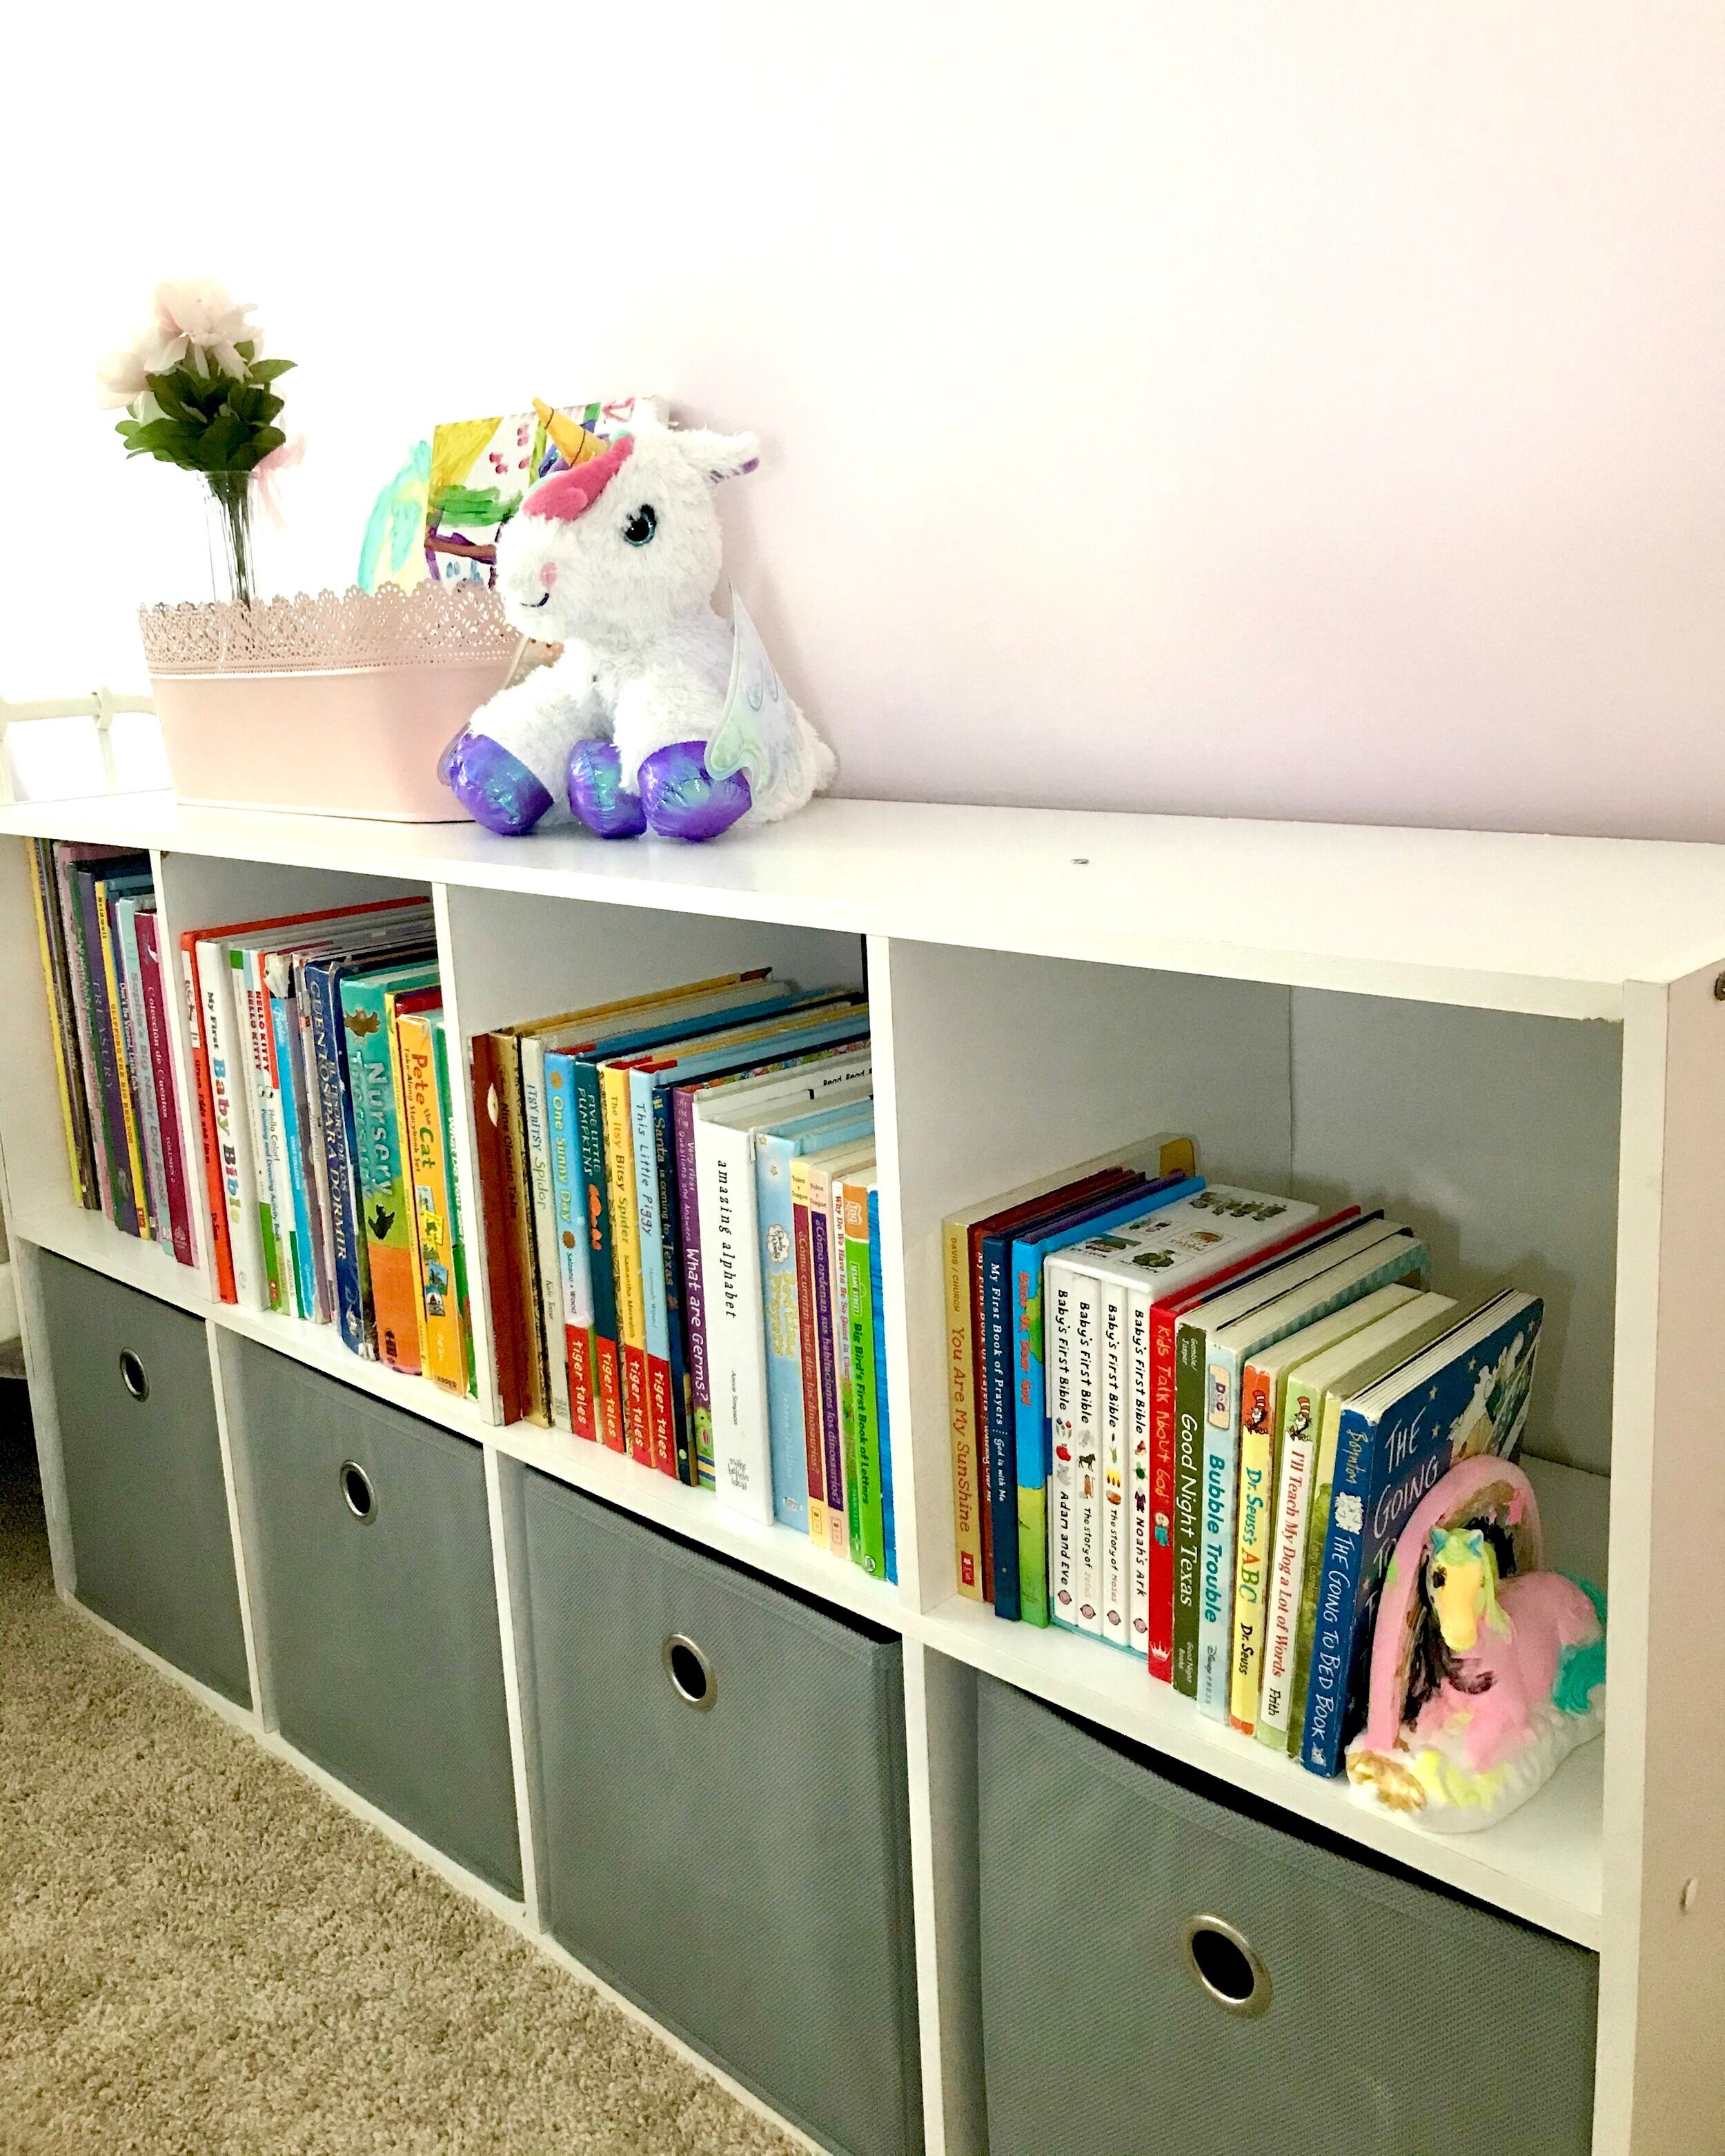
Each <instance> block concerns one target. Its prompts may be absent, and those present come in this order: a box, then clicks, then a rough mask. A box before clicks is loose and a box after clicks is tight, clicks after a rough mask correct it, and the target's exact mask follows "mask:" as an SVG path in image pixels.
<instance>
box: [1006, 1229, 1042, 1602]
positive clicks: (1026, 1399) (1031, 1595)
mask: <svg viewBox="0 0 1725 2156" xmlns="http://www.w3.org/2000/svg"><path fill="white" fill-rule="evenodd" d="M1011 1253H1012V1254H1011V1259H1010V1263H1011V1265H1012V1301H1013V1369H1012V1416H1013V1481H1014V1500H1013V1526H1014V1535H1015V1537H1016V1541H1017V1544H1018V1582H1019V1617H1020V1619H1021V1620H1022V1621H1023V1622H1024V1624H1026V1625H1046V1624H1047V1623H1048V1621H1049V1604H1048V1469H1049V1450H1050V1448H1049V1419H1048V1378H1047V1372H1046V1370H1045V1367H1044V1364H1045V1355H1044V1327H1045V1323H1046V1322H1047V1313H1046V1311H1045V1308H1044V1306H1043V1267H1042V1265H1041V1264H1040V1263H1039V1262H1038V1260H1037V1259H1036V1257H1035V1255H1034V1251H1030V1252H1027V1251H1026V1249H1025V1246H1024V1245H1023V1244H1022V1243H1014V1244H1013V1245H1012V1246H1011Z"/></svg>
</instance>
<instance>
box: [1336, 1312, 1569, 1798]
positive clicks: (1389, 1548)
mask: <svg viewBox="0 0 1725 2156" xmlns="http://www.w3.org/2000/svg"><path fill="white" fill-rule="evenodd" d="M1544 1309H1545V1306H1544V1305H1543V1303H1542V1302H1541V1301H1540V1300H1539V1298H1538V1296H1531V1295H1522V1294H1519V1293H1517V1292H1516V1291H1513V1290H1511V1291H1507V1292H1506V1293H1505V1294H1502V1295H1500V1296H1494V1297H1493V1298H1492V1300H1491V1301H1490V1302H1488V1303H1486V1305H1485V1306H1484V1308H1483V1309H1481V1310H1477V1311H1476V1312H1474V1314H1473V1316H1472V1317H1469V1318H1466V1319H1464V1321H1463V1322H1461V1324H1460V1325H1458V1326H1456V1327H1454V1328H1453V1329H1452V1330H1451V1331H1450V1332H1446V1333H1445V1335H1444V1336H1443V1337H1442V1338H1441V1339H1440V1340H1438V1341H1436V1342H1434V1343H1433V1345H1432V1346H1430V1347H1428V1348H1426V1349H1425V1351H1424V1352H1423V1353H1420V1354H1417V1355H1414V1357H1412V1358H1410V1359H1409V1361H1408V1362H1405V1363H1402V1364H1401V1365H1400V1367H1399V1368H1397V1369H1394V1370H1393V1371H1391V1372H1390V1373H1389V1376H1388V1377H1386V1378H1380V1379H1379V1380H1378V1383H1376V1384H1375V1385H1372V1386H1370V1387H1368V1389H1367V1390H1366V1391H1364V1392H1363V1393H1360V1394H1357V1395H1356V1396H1355V1397H1354V1398H1353V1399H1351V1400H1348V1401H1345V1402H1344V1403H1343V1406H1342V1409H1341V1417H1340V1421H1339V1423H1338V1425H1337V1435H1336V1465H1335V1477H1334V1481H1332V1485H1331V1495H1330V1517H1329V1522H1328V1529H1327V1533H1326V1535H1325V1537H1324V1551H1323V1559H1322V1565H1321V1567H1320V1568H1319V1572H1318V1576H1317V1602H1316V1605H1315V1611H1314V1615H1315V1623H1314V1626H1313V1630H1312V1671H1311V1678H1310V1681H1309V1683H1308V1686H1307V1694H1306V1725H1305V1728H1304V1731H1303V1732H1302V1734H1301V1742H1300V1762H1301V1765H1302V1766H1304V1767H1306V1768H1308V1769H1309V1770H1310V1772H1311V1773H1312V1774H1324V1775H1329V1774H1336V1773H1337V1772H1338V1771H1339V1769H1340V1768H1341V1765H1342V1753H1343V1748H1344V1746H1345V1745H1346V1744H1347V1743H1348V1739H1349V1738H1351V1737H1352V1736H1353V1734H1354V1733H1355V1732H1356V1731H1357V1730H1358V1728H1359V1727H1361V1725H1362V1724H1363V1722H1364V1720H1365V1706H1366V1697H1365V1696H1366V1686H1367V1680H1368V1675H1369V1670H1370V1663H1371V1645H1372V1629H1373V1620H1374V1619H1375V1616H1376V1614H1377V1608H1378V1599H1379V1597H1380V1595H1381V1594H1382V1593H1383V1589H1384V1575H1385V1573H1387V1572H1388V1571H1389V1560H1390V1558H1392V1557H1393V1556H1394V1553H1395V1544H1396V1537H1398V1536H1399V1534H1400V1532H1401V1531H1402V1529H1403V1527H1404V1526H1405V1525H1406V1524H1407V1522H1408V1519H1409V1516H1410V1514H1411V1513H1412V1512H1414V1509H1415V1508H1416V1507H1418V1505H1419V1504H1420V1501H1421V1500H1422V1499H1424V1498H1425V1497H1426V1496H1429V1495H1430V1492H1431V1491H1432V1490H1433V1489H1434V1488H1435V1486H1437V1484H1438V1483H1439V1482H1440V1481H1442V1479H1443V1477H1444V1476H1445V1475H1446V1474H1447V1473H1448V1472H1449V1471H1450V1468H1451V1467H1452V1466H1454V1465H1455V1461H1456V1460H1460V1459H1463V1458H1471V1457H1475V1456H1477V1455H1481V1454H1484V1453H1493V1454H1496V1455H1497V1456H1498V1457H1499V1458H1500V1459H1504V1460H1507V1459H1511V1458H1512V1457H1513V1456H1514V1455H1515V1452H1516V1450H1517V1447H1518V1446H1519V1445H1520V1444H1521V1441H1522V1430H1523V1429H1524V1428H1525V1427H1526V1424H1527V1402H1528V1398H1529V1395H1530V1394H1531V1393H1532V1386H1533V1363H1534V1358H1535V1356H1536V1355H1537V1353H1538V1347H1539V1327H1540V1322H1541V1320H1542V1318H1543V1316H1544Z"/></svg>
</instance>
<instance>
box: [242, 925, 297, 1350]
mask: <svg viewBox="0 0 1725 2156" xmlns="http://www.w3.org/2000/svg"><path fill="white" fill-rule="evenodd" d="M228 973H229V978H230V980H231V983H232V985H233V991H234V1024H235V1027H236V1028H237V1029H238V1033H239V1055H240V1060H241V1063H242V1065H243V1066H244V1071H245V1081H246V1086H245V1091H246V1106H247V1108H248V1110H249V1117H250V1123H251V1138H252V1164H253V1170H254V1177H255V1180H256V1183H257V1198H258V1205H259V1223H260V1224H261V1226H262V1227H263V1229H264V1248H265V1250H266V1251H267V1250H268V1249H269V1248H270V1245H271V1244H273V1245H274V1248H275V1284H274V1287H273V1289H272V1287H271V1286H270V1281H269V1280H268V1278H267V1266H266V1278H265V1281H264V1293H265V1295H266V1296H269V1297H270V1307H271V1308H272V1309H275V1310H280V1311H282V1312H285V1314H286V1315H287V1316H288V1317H304V1316H305V1312H304V1311H303V1310H301V1309H300V1305H299V1297H298V1293H297V1286H298V1283H297V1282H296V1281H295V1277H294V1265H293V1258H292V1254H291V1252H290V1249H289V1246H288V1240H287V1230H288V1229H289V1227H290V1224H291V1223H292V1220H293V1201H292V1199H290V1197H289V1196H288V1192H287V1164H286V1162H285V1159H283V1158H280V1136H279V1126H278V1124H273V1123H272V1122H271V1119H270V1099H271V1096H272V1095H273V1093H274V1091H275V1079H274V1075H273V1073H272V1070H271V1060H270V1000H269V998H268V997H267V996H266V995H264V993H263V988H262V983H261V964H260V960H259V953H258V952H256V951H255V950H249V949H247V948H246V947H245V946H244V944H243V943H239V942H235V943H231V944H229V945H228Z"/></svg>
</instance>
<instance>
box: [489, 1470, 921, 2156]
mask: <svg viewBox="0 0 1725 2156" xmlns="http://www.w3.org/2000/svg"><path fill="white" fill-rule="evenodd" d="M521 1478H522V1489H521V1517H522V1523H523V1525H522V1542H523V1548H524V1556H525V1563H524V1566H523V1572H524V1575H525V1576H524V1578H523V1580H522V1583H521V1586H520V1588H519V1589H518V1591H519V1592H520V1593H521V1594H522V1595H523V1596H524V1598H525V1602H526V1630H527V1632H528V1635H529V1636H530V1640H531V1669H532V1677H531V1692H532V1695H533V1697H534V1699H535V1701H536V1713H535V1715H534V1722H535V1725H536V1745H535V1749H536V1753H537V1758H536V1779H537V1783H538V1791H539V1801H538V1808H537V1809H538V1820H539V1828H540V1834H541V1837H542V1854H541V1857H540V1883H541V1892H542V1897H543V1898H544V1901H545V1905H546V1910H547V1922H548V1924H549V1928H550V1929H551V1931H552V1933H553V1935H554V1936H555V1937H556V1938H557V1939H559V1940H560V1941H561V1942H562V1944H563V1945H564V1946H566V1947H567V1948H568V1949H569V1951H570V1952H571V1953H573V1954H575V1955H576V1956H577V1957H578V1958H579V1959H580V1960H581V1961H583V1963H586V1964H587V1965H588V1967H589V1968H591V1969H594V1970H595V1971H597V1972H598V1974H600V1975H602V1976H603V1977H604V1978H605V1979H606V1980H607V1981H608V1982H609V1983H612V1984H615V1985H616V1986H617V1988H618V1989H619V1990H620V1991H623V1992H624V1993H626V1994H628V1995H629V1997H630V1998H632V1999H635V2000H637V2001H638V2002H639V2004H640V2005H642V2006H644V2008H645V2009H646V2010H647V2011H648V2012H649V2013H650V2014H651V2015H653V2016H654V2017H655V2020H660V2021H661V2022H664V2023H665V2024H666V2025H668V2026H669V2027H670V2028H672V2029H674V2030H676V2031H677V2033H678V2034H679V2035H682V2036H683V2037H685V2039H686V2040H688V2041H689V2042H691V2044H693V2045H695V2046H696V2047H697V2048H698V2049H699V2050H701V2051H703V2052H705V2053H706V2056H708V2057H710V2058H711V2059H713V2060H715V2061H716V2062H717V2063H718V2064H719V2065H720V2066H723V2067H724V2068H725V2069H726V2071H727V2072H729V2073H732V2074H733V2075H735V2076H736V2077H737V2079H738V2080H739V2081H741V2082H744V2083H746V2084H747V2086H748V2087H751V2088H752V2089H754V2090H755V2091H756V2092H757V2093H758V2094H759V2095H761V2096H762V2097H764V2098H765V2099H766V2101H767V2102H769V2103H770V2104H772V2105H773V2107H774V2108H775V2109H777V2110H778V2111H779V2112H783V2114H784V2115H785V2116H786V2117H789V2118H791V2119H793V2120H794V2121H795V2122H796V2123H798V2125H799V2126H801V2127H802V2128H803V2129H804V2131H805V2132H807V2133H810V2134H812V2135H813V2136H814V2138H816V2139H817V2140H819V2141H820V2142H821V2143H823V2144H824V2145H825V2146H827V2147H829V2148H834V2149H838V2150H842V2151H845V2152H846V2156H915V2152H916V2151H918V2150H920V2148H921V2147H922V2107H921V2093H920V2075H919V2066H918V2056H917V2036H916V2026H917V2025H916V1974H915V1965H914V1959H913V1947H912V1933H911V1881H910V1856H909V1825H908V1808H907V1800H906V1782H905V1776H906V1766H905V1757H904V1717H903V1704H902V1676H901V1655H900V1648H899V1644H898V1641H897V1640H896V1639H894V1638H891V1636H889V1635H885V1634H882V1633H880V1632H879V1631H876V1630H874V1629H872V1628H865V1627H864V1626H863V1625H860V1624H859V1623H854V1622H850V1621H847V1620H843V1619H841V1618H839V1617H837V1616H835V1615H834V1614H830V1613H829V1612H828V1611H825V1610H823V1609H817V1608H815V1607H814V1606H813V1605H811V1604H809V1603H807V1602H805V1601H803V1600H802V1599H799V1598H798V1597H795V1596H793V1595H792V1594H788V1593H786V1592H784V1591H783V1590H781V1589H778V1588H775V1587H772V1586H769V1585H768V1584H767V1583H766V1582H765V1581H764V1580H762V1579H759V1578H757V1577H756V1576H755V1575H754V1574H752V1573H748V1572H746V1571H745V1570H743V1569H742V1568H740V1567H737V1566H733V1565H731V1564H727V1563H723V1562H721V1561H719V1560H716V1559H715V1558H710V1557H707V1556H706V1555H703V1554H702V1553H699V1552H697V1551H695V1550H692V1549H691V1548H687V1547H686V1546H685V1545H684V1544H683V1543H679V1542H676V1541H675V1540H673V1539H672V1538H671V1537H668V1536H665V1535H661V1534H660V1533H657V1532H655V1531H654V1530H653V1529H651V1528H648V1527H642V1526H640V1525H639V1524H638V1523H637V1522H634V1521H633V1520H630V1519H628V1518H626V1517H624V1516H622V1515H621V1514H619V1513H617V1512H613V1511H611V1510H610V1509H609V1508H608V1507H605V1506H603V1505H601V1504H598V1503H597V1502H595V1501H593V1500H592V1499H589V1498H587V1497H584V1496H581V1495H580V1494H579V1493H578V1492H577V1491H572V1490H570V1489H568V1488H567V1487H566V1486H563V1485H562V1484H560V1483H557V1482H555V1481H552V1480H551V1479H550V1478H549V1477H548V1476H542V1475H540V1474H538V1473H537V1472H536V1471H533V1470H531V1469H526V1470H523V1471H521Z"/></svg>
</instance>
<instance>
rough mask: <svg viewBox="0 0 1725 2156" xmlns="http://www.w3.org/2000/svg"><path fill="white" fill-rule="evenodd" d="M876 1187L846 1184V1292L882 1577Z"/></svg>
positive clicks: (862, 1476)
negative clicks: (872, 1239) (872, 1246)
mask: <svg viewBox="0 0 1725 2156" xmlns="http://www.w3.org/2000/svg"><path fill="white" fill-rule="evenodd" d="M874 1189H875V1178H874V1177H873V1176H872V1175H868V1176H864V1177H859V1178H855V1179H853V1178H850V1177H847V1178H845V1184H844V1191H845V1291H846V1298H847V1302H848V1306H849V1312H850V1367H851V1383H852V1386H853V1388H854V1390H855V1423H856V1499H857V1508H858V1511H859V1513H860V1517H861V1522H862V1563H863V1570H864V1571H865V1572H867V1573H873V1574H874V1576H875V1578H877V1579H879V1578H885V1577H886V1512H885V1507H884V1505H883V1502H882V1499H881V1492H880V1395H879V1386H880V1378H882V1376H883V1375H884V1374H885V1373H884V1372H882V1371H881V1370H880V1368H878V1367H877V1365H876V1363H875V1302H874V1287H873V1283H872V1281H871V1278H870V1270H869V1196H870V1192H871V1191H873V1190H874Z"/></svg>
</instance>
